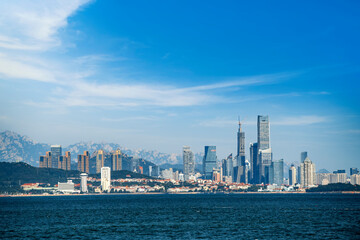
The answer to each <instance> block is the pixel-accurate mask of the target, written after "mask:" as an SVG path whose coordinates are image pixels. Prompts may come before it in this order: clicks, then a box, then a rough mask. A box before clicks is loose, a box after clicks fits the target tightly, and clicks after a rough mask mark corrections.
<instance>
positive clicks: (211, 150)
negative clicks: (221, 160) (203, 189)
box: [203, 146, 217, 179]
mask: <svg viewBox="0 0 360 240" xmlns="http://www.w3.org/2000/svg"><path fill="white" fill-rule="evenodd" d="M216 161H217V157H216V146H205V155H204V158H203V173H204V179H212V175H213V174H212V172H213V169H216V168H217V166H216Z"/></svg>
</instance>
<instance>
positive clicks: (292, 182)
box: [289, 164, 297, 186]
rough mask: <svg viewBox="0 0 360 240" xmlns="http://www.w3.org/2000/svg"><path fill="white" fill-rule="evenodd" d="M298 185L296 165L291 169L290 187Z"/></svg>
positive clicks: (292, 165)
mask: <svg viewBox="0 0 360 240" xmlns="http://www.w3.org/2000/svg"><path fill="white" fill-rule="evenodd" d="M296 183H297V171H296V167H295V166H294V164H291V167H290V168H289V185H290V186H294V185H295V184H296Z"/></svg>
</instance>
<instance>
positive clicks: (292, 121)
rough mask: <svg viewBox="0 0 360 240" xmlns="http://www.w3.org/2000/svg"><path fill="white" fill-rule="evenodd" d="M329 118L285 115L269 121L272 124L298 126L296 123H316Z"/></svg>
mask: <svg viewBox="0 0 360 240" xmlns="http://www.w3.org/2000/svg"><path fill="white" fill-rule="evenodd" d="M328 120H329V119H328V118H327V117H323V116H314V115H312V116H296V117H286V118H283V119H281V120H275V121H274V122H272V123H271V122H270V123H271V124H273V125H281V126H298V125H311V124H317V123H323V122H327V121H328Z"/></svg>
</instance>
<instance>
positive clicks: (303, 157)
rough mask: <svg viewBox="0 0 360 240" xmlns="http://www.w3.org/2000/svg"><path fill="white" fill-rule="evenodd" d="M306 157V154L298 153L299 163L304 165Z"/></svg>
mask: <svg viewBox="0 0 360 240" xmlns="http://www.w3.org/2000/svg"><path fill="white" fill-rule="evenodd" d="M307 157H308V153H307V152H302V153H300V163H304V161H305V159H306V158H307Z"/></svg>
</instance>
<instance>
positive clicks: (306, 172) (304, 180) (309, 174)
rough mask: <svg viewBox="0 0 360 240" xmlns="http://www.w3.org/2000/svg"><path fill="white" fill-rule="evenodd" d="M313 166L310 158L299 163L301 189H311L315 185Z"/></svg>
mask: <svg viewBox="0 0 360 240" xmlns="http://www.w3.org/2000/svg"><path fill="white" fill-rule="evenodd" d="M315 174H316V173H315V164H314V163H313V162H311V160H310V158H309V157H307V158H305V160H304V162H303V163H300V185H301V187H302V188H308V187H312V186H314V185H315V184H316V175H315Z"/></svg>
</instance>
